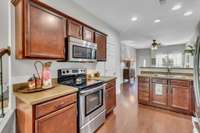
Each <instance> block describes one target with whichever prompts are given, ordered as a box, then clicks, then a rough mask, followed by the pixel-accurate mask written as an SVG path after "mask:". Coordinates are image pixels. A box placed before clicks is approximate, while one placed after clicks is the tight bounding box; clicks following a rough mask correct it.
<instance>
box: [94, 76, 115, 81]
mask: <svg viewBox="0 0 200 133" xmlns="http://www.w3.org/2000/svg"><path fill="white" fill-rule="evenodd" d="M91 79H93V80H101V81H103V82H109V81H111V80H113V79H116V77H114V76H101V77H98V78H97V77H93V78H91Z"/></svg>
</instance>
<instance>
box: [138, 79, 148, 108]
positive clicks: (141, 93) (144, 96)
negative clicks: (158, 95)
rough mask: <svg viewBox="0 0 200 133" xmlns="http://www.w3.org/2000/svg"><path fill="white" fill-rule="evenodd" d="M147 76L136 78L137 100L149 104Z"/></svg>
mask: <svg viewBox="0 0 200 133" xmlns="http://www.w3.org/2000/svg"><path fill="white" fill-rule="evenodd" d="M149 81H150V80H149V78H148V77H139V78H138V102H139V103H142V104H149V101H150V82H149Z"/></svg>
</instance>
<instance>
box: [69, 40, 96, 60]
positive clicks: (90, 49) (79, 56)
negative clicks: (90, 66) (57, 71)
mask: <svg viewBox="0 0 200 133" xmlns="http://www.w3.org/2000/svg"><path fill="white" fill-rule="evenodd" d="M69 46H70V47H69V61H77V62H81V61H86V62H96V61H97V60H96V51H97V49H96V47H95V46H93V45H92V44H91V45H88V44H87V43H86V44H82V43H81V44H79V43H75V42H70V43H69Z"/></svg>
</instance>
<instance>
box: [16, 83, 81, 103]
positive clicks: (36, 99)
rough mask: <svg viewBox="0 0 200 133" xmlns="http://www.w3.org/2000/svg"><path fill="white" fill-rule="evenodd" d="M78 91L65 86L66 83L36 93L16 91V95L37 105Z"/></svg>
mask: <svg viewBox="0 0 200 133" xmlns="http://www.w3.org/2000/svg"><path fill="white" fill-rule="evenodd" d="M77 91H78V89H77V88H74V87H70V86H65V85H56V87H55V88H53V89H49V90H45V91H40V92H35V93H19V92H14V95H15V96H16V97H17V98H18V99H20V100H21V101H23V102H25V103H27V104H30V105H35V104H39V103H42V102H45V101H48V100H51V99H54V98H57V97H61V96H65V95H68V94H72V93H76V92H77Z"/></svg>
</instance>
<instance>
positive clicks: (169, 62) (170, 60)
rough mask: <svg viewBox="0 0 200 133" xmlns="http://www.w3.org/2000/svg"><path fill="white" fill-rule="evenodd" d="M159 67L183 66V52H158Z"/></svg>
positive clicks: (157, 61)
mask: <svg viewBox="0 0 200 133" xmlns="http://www.w3.org/2000/svg"><path fill="white" fill-rule="evenodd" d="M156 66H157V67H169V66H171V67H183V54H182V53H171V54H156Z"/></svg>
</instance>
